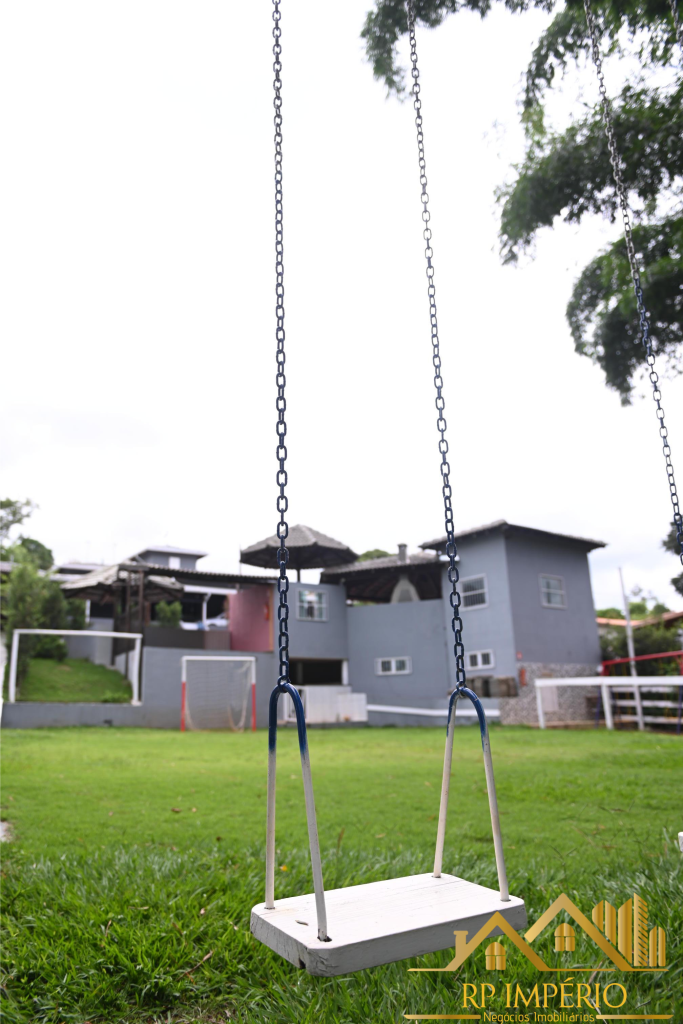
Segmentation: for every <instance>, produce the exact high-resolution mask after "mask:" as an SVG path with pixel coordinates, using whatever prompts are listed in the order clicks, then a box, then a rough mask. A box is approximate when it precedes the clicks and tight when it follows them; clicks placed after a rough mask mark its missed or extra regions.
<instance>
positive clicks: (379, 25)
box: [362, 0, 683, 404]
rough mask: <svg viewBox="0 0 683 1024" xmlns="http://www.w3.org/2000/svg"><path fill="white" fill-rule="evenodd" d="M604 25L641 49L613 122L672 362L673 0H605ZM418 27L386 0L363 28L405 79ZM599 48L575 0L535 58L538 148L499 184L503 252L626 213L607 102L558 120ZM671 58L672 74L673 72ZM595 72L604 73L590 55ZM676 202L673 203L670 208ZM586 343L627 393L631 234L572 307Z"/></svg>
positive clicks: (677, 308)
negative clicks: (555, 123) (565, 79)
mask: <svg viewBox="0 0 683 1024" xmlns="http://www.w3.org/2000/svg"><path fill="white" fill-rule="evenodd" d="M504 2H505V6H506V7H507V9H508V10H510V11H517V12H522V11H525V10H528V9H530V8H531V7H540V8H542V9H545V10H552V9H553V8H554V6H555V4H554V3H553V2H552V0H550V2H548V3H545V2H531V0H504ZM594 6H595V9H596V13H597V16H598V19H599V21H601V23H602V26H603V32H604V34H603V40H602V48H603V50H604V51H606V52H610V51H611V53H612V54H614V55H615V56H619V55H622V54H624V53H626V52H631V53H633V54H635V56H637V57H638V58H639V60H640V64H641V70H640V71H639V72H638V73H636V74H633V75H632V76H631V79H630V80H629V81H627V82H626V83H625V85H624V87H623V88H622V90H621V93H620V94H619V95H618V96H617V97H616V98H613V100H612V102H613V111H614V129H615V136H616V141H617V147H618V150H619V154H620V158H621V162H622V168H623V178H624V182H625V185H626V188H627V190H628V192H629V201H630V205H631V207H632V209H634V210H635V211H636V212H635V220H636V223H635V228H634V244H635V247H636V251H637V254H638V257H639V260H640V263H641V266H642V269H643V273H642V284H643V292H644V298H645V303H646V306H647V309H648V311H649V313H650V321H651V334H652V339H653V347H654V350H655V352H656V353H657V354H658V355H660V356H662V357H664V359H665V360H666V361H667V362H668V363H669V365H670V366H671V367H673V368H676V367H677V365H678V359H679V353H680V346H681V342H683V216H682V214H683V209H682V206H681V181H682V179H683V78H682V76H681V70H680V67H681V65H680V64H679V63H678V61H679V56H678V47H677V44H676V42H675V37H674V33H673V24H672V20H671V11H670V8H669V5H668V4H667V3H666V2H665V0H606V2H605V0H603V2H601V3H597V4H595V5H594ZM490 7H491V0H466V2H464V3H460V2H458V0H421V2H418V3H416V10H417V18H418V21H420V22H422V23H423V24H425V25H438V24H439V23H440V22H441V21H443V19H444V18H445V17H446V16H447V15H448V14H449V13H453V12H456V11H458V10H461V9H463V8H466V9H470V10H474V11H477V12H479V13H480V14H481V16H482V17H484V16H485V15H486V14H487V13H488V11H489V9H490ZM406 31H407V20H406V13H405V5H404V2H403V0H376V2H375V8H374V10H373V11H371V12H370V13H369V14H368V16H367V20H366V23H365V27H364V29H363V32H362V36H363V38H364V39H365V42H366V51H367V55H368V57H369V59H370V60H371V61H372V64H373V69H374V72H375V75H376V77H378V78H381V79H383V80H384V81H385V82H386V84H387V86H388V88H389V90H390V91H394V92H397V93H401V92H402V91H403V90H404V75H403V71H402V70H401V68H400V67H399V66H398V63H397V49H396V46H397V42H398V39H399V38H400V36H401V35H403V34H405V32H406ZM586 57H588V58H589V37H588V30H587V26H586V20H585V15H584V12H583V4H582V2H580V0H569V2H567V4H566V5H565V6H564V7H561V8H560V9H559V10H558V11H557V13H555V16H554V18H553V20H552V22H551V23H550V25H549V26H548V28H547V29H546V30H545V31H544V32H543V33H542V35H541V37H540V39H539V41H538V44H537V46H536V47H535V49H534V52H533V55H532V58H531V61H530V63H529V66H528V68H527V72H526V80H525V88H524V95H523V98H522V104H521V110H522V113H521V117H522V123H523V125H524V128H525V132H526V136H527V149H526V154H525V157H524V159H523V161H522V163H521V165H520V166H518V167H516V168H515V177H514V180H513V181H512V183H511V184H510V185H509V186H508V187H506V188H504V189H501V190H500V191H499V199H500V200H501V202H502V210H501V225H500V238H501V253H502V258H503V262H505V263H513V262H516V261H517V260H518V258H519V256H520V254H522V253H524V252H528V251H529V250H530V248H531V246H532V244H533V242H534V240H535V238H536V236H537V234H538V231H539V230H540V229H541V228H543V227H550V226H552V225H553V224H554V223H555V222H556V221H557V220H558V219H559V218H561V219H563V220H565V221H566V222H569V223H577V222H579V221H581V220H582V219H583V217H585V216H586V215H587V214H601V215H603V216H605V217H607V218H609V219H610V220H614V219H615V218H616V217H617V216H619V210H618V204H617V199H616V194H615V188H614V182H613V178H612V167H611V164H610V154H609V149H608V145H607V140H606V137H605V131H604V126H603V123H602V116H601V111H600V108H599V107H594V108H592V109H590V108H589V109H587V110H586V111H585V113H584V112H583V111H582V113H581V115H580V116H578V117H575V118H574V119H573V120H572V121H571V123H570V125H569V127H568V128H566V129H565V130H564V131H559V132H556V131H553V130H552V129H551V128H550V127H549V126H548V124H547V119H546V111H545V107H544V99H545V93H546V91H547V90H548V89H550V88H552V87H553V86H554V85H555V84H556V81H557V78H558V75H561V74H562V73H563V72H564V71H565V70H566V69H567V68H569V67H570V66H575V67H576V66H578V67H583V62H584V58H586ZM664 69H666V74H663V71H664ZM586 73H587V74H590V75H594V70H593V68H592V67H591V66H590V63H589V65H588V69H587V72H586ZM664 211H666V212H664ZM567 319H568V322H569V326H570V329H571V332H572V337H573V340H574V345H575V348H576V351H577V352H578V353H579V354H580V355H585V356H587V357H588V358H590V359H592V360H593V361H594V362H595V363H596V364H597V365H599V366H600V368H601V369H602V371H603V373H604V375H605V381H606V383H607V384H608V386H609V387H611V388H613V389H614V390H616V391H617V392H618V393H619V395H620V396H621V399H622V402H623V403H624V404H626V403H628V402H629V400H630V396H631V393H632V389H633V384H634V378H635V377H636V375H637V373H638V371H639V370H640V369H642V368H643V365H644V361H645V351H644V348H643V346H642V344H640V333H639V325H638V317H637V311H636V304H635V298H634V294H633V286H632V283H631V278H630V269H629V266H628V260H627V256H626V249H625V245H624V242H623V240H620V241H618V242H616V243H615V244H613V245H611V246H610V247H609V248H608V249H607V250H606V251H605V252H604V253H602V254H600V255H598V256H597V257H596V258H595V259H594V260H593V261H591V263H589V265H588V266H587V267H586V268H585V270H584V271H583V273H582V274H581V275H580V277H579V280H578V281H577V283H576V285H575V287H574V289H573V293H572V298H571V301H570V302H569V305H568V307H567Z"/></svg>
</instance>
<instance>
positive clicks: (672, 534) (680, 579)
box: [662, 523, 683, 597]
mask: <svg viewBox="0 0 683 1024" xmlns="http://www.w3.org/2000/svg"><path fill="white" fill-rule="evenodd" d="M662 547H663V548H664V549H665V550H666V551H670V552H671V554H672V555H677V556H678V559H679V561H680V562H683V555H682V554H681V548H680V545H679V543H678V528H677V527H676V524H675V523H672V524H671V529H670V530H669V533H668V534H667V536H666V538H665V540H664V541H663V542H662ZM671 586H672V587H673V588H674V590H675V591H676V592H677V593H679V594H680V595H681V597H683V572H682V573H681V574H680V576H674V578H673V579H672V581H671Z"/></svg>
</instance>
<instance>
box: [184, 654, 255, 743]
mask: <svg viewBox="0 0 683 1024" xmlns="http://www.w3.org/2000/svg"><path fill="white" fill-rule="evenodd" d="M255 696H256V659H255V658H233V657H227V656H226V657H201V656H200V655H197V656H190V655H186V656H185V657H184V658H183V659H182V710H181V718H180V728H181V730H183V731H184V730H185V729H230V730H231V731H232V732H242V731H243V730H244V729H245V728H247V727H248V726H249V725H250V726H251V728H252V729H255V728H256V721H255V715H256V705H255Z"/></svg>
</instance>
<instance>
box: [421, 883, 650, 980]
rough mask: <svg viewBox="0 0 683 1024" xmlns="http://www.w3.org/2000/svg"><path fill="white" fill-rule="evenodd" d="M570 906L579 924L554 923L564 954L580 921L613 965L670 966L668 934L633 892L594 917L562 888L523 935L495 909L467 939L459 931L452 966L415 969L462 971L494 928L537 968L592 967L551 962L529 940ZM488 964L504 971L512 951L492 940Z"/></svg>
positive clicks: (632, 968) (601, 907)
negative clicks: (623, 901) (553, 965)
mask: <svg viewBox="0 0 683 1024" xmlns="http://www.w3.org/2000/svg"><path fill="white" fill-rule="evenodd" d="M561 911H565V912H566V913H567V915H568V916H569V917H570V918H571V919H572V921H573V922H574V924H569V923H568V922H561V923H560V924H558V925H557V926H556V928H555V950H556V952H559V953H572V952H574V949H575V948H576V926H578V927H579V928H580V929H581V930H582V931H583V932H585V934H586V935H587V936H588V937H589V938H590V939H592V940H593V942H594V943H595V944H596V946H597V947H598V949H600V950H601V952H602V953H603V954H605V955H606V956H607V957H608V958H609V959H610V960H611V961H612V963H613V964H614V967H613V968H611V970H614V969H617V970H620V971H641V972H654V971H657V972H659V971H666V970H668V968H667V966H666V933H665V931H664V929H663V928H660V927H659V926H658V925H653V926H652V927H651V926H650V924H649V921H648V912H647V903H646V902H645V900H644V899H643V898H642V897H641V896H639V895H638V894H637V893H634V895H633V897H632V898H631V899H629V900H627V901H626V902H625V903H624V904H622V906H621V907H619V909H618V910H615V908H614V907H613V906H612V904H611V903H608V902H607V901H606V900H602V901H601V902H600V903H598V904H596V905H595V906H594V907H593V911H592V915H591V916H592V921H589V919H588V918H587V917H586V915H585V914H583V913H582V912H581V911H580V910H579V908H578V907H577V906H576V904H575V903H573V902H572V900H570V898H569V897H568V896H567V895H566V894H565V893H562V895H561V896H558V898H557V899H556V900H555V901H554V902H553V903H552V904H551V905H550V906H549V907H548V909H547V910H546V911H545V913H543V914H541V916H540V917H539V919H538V921H536V923H535V924H533V925H532V926H531V928H529V930H528V931H527V932H526V933H525V935H524V937H523V938H522V936H521V935H519V934H518V932H516V931H515V929H514V928H513V927H512V926H511V925H510V924H508V922H507V921H506V920H505V918H504V917H503V916H502V914H499V913H498V912H496V913H495V914H492V915H491V917H490V918H489V919H488V921H486V922H485V923H484V924H483V925H482V926H481V928H480V929H479V931H478V932H477V933H476V934H475V935H474V936H473V938H471V939H470V940H469V942H468V941H467V932H464V931H456V932H455V956H454V958H453V959H452V960H451V962H450V963H449V964H448V966H447V967H411V968H409V970H411V971H421V972H427V971H457V970H458V968H459V967H461V966H462V964H464V962H465V960H467V958H468V957H469V956H471V955H472V954H473V953H474V952H475V951H476V950H477V949H478V948H479V946H480V945H481V944H482V943H483V942H485V941H486V940H487V939H488V938H490V937H491V933H492V932H494V931H496V930H500V931H501V932H503V935H505V936H507V938H508V939H509V940H510V941H511V943H512V945H513V946H515V947H516V948H517V949H518V950H519V951H520V952H521V953H523V954H524V956H525V957H526V958H527V960H529V961H530V962H531V963H532V964H533V965H534V967H535V968H536V969H537V970H538V971H548V972H555V973H563V974H564V973H567V972H569V971H593V970H594V968H593V967H572V966H571V965H569V966H567V965H563V966H562V967H548V965H547V964H546V963H544V961H543V960H542V959H541V957H540V956H539V955H538V953H537V952H536V950H535V949H533V948H532V946H531V945H530V943H532V942H533V941H534V939H537V938H538V936H539V935H540V934H541V932H543V931H544V930H545V929H546V928H547V927H548V925H550V924H551V923H552V922H553V921H554V920H555V918H556V917H557V915H558V914H559V913H560V912H561ZM485 958H486V967H487V969H488V970H496V971H504V970H505V968H506V963H507V951H506V948H505V946H504V945H503V943H502V942H500V941H499V940H495V941H493V942H490V943H488V944H487V946H486V949H485Z"/></svg>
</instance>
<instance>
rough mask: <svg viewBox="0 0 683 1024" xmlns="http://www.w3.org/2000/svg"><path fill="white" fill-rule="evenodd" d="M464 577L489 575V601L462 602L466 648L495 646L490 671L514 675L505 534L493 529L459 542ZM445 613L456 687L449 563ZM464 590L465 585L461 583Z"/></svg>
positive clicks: (466, 649) (444, 590)
mask: <svg viewBox="0 0 683 1024" xmlns="http://www.w3.org/2000/svg"><path fill="white" fill-rule="evenodd" d="M458 554H459V555H460V561H459V562H458V568H459V570H460V578H461V580H462V579H467V578H468V577H470V576H481V575H484V576H486V589H487V598H488V600H487V604H486V606H485V607H476V606H475V607H474V608H465V607H463V606H462V605H461V617H462V624H463V642H464V644H465V651H466V652H467V651H482V650H491V651H493V656H494V659H495V664H494V667H493V669H491V670H490V671H488V672H487V673H486V674H487V675H493V676H514V675H515V674H516V672H517V659H516V652H515V637H514V631H513V620H512V614H511V609H510V581H509V579H508V566H507V560H506V553H505V540H504V538H503V536H502V534H499V533H490V534H487V535H485V536H483V537H475V538H473V539H470V538H468V537H465V538H463V539H462V540H461V541H459V543H458ZM442 586H443V615H444V622H445V626H446V630H447V644H448V653H449V659H448V666H449V672H450V679H451V688H453V687H455V682H456V679H455V658H454V656H453V631H452V628H451V620H452V618H453V612H452V609H451V605H450V593H451V585H450V583H449V582H448V566H447V565H446V566H445V568H444V576H443V583H442ZM460 592H461V594H462V587H460Z"/></svg>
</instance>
